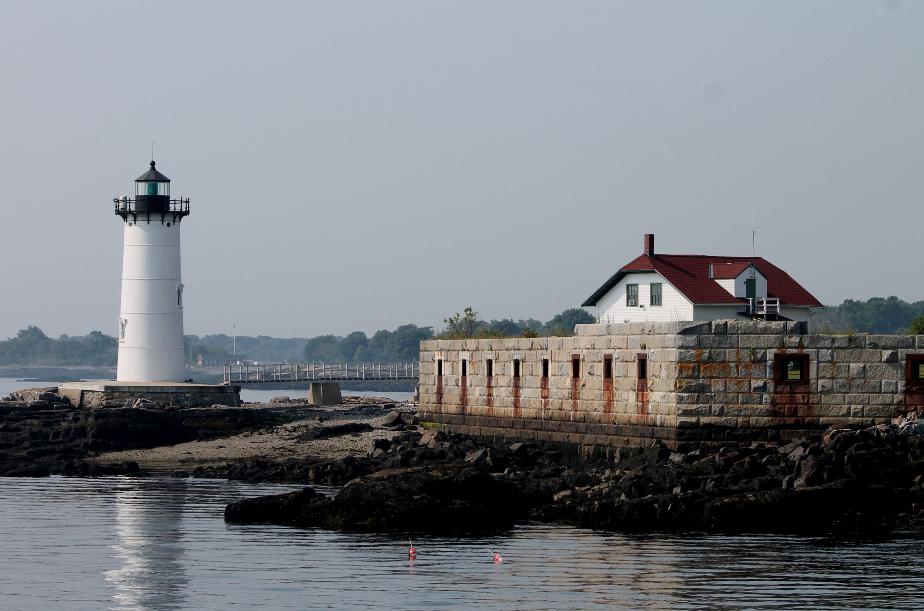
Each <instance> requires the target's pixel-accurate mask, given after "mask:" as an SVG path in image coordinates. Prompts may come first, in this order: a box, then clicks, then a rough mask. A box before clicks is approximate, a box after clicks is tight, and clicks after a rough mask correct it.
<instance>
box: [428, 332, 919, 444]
mask: <svg viewBox="0 0 924 611" xmlns="http://www.w3.org/2000/svg"><path fill="white" fill-rule="evenodd" d="M805 330H806V329H805V324H804V323H792V322H762V321H731V320H730V321H714V322H709V323H698V324H697V323H678V322H670V323H626V324H613V325H578V328H577V335H575V336H574V337H547V338H516V339H480V340H472V339H470V340H431V341H426V342H422V343H421V353H420V354H421V356H420V405H421V413H422V419H423V420H429V421H432V422H435V423H437V424H438V425H439V426H441V427H442V428H444V429H447V430H450V431H454V432H461V433H468V434H474V435H482V436H492V437H493V436H500V437H507V438H516V439H542V440H549V441H556V442H569V443H575V444H579V445H592V446H622V445H636V446H647V445H652V444H654V443H656V442H658V441H660V442H663V443H666V444H667V445H669V446H671V447H676V448H681V447H689V446H695V445H700V444H726V443H743V442H750V441H752V440H769V441H775V440H785V439H788V438H792V437H799V436H803V435H815V434H818V433H819V432H821V431H823V430H824V429H826V428H827V427H828V426H831V425H835V426H840V425H843V426H849V425H870V424H876V423H879V422H886V421H888V420H889V419H891V418H892V417H894V416H896V415H898V414H899V413H903V412H905V411H910V410H912V409H918V408H920V407H921V406H922V405H924V394H922V389H921V388H919V386H917V383H916V382H915V383H911V384H908V385H906V384H905V378H906V375H907V372H906V369H907V364H906V362H907V359H908V355H916V354H924V336H918V337H913V336H874V335H807V334H806V333H805ZM785 355H800V356H799V359H804V361H802V360H800V361H799V362H800V363H801V362H804V363H805V368H806V371H805V379H803V380H799V381H798V382H795V381H788V380H787V381H780V377H779V375H778V372H777V369H778V368H779V367H780V359H781V358H783V357H785ZM575 358H576V359H578V364H577V365H575V364H574V362H573V359H575ZM544 360H545V361H547V363H548V364H547V365H543V361H544ZM641 360H644V362H645V364H644V365H643V366H642V365H640V361H641ZM489 361H490V365H489ZM516 361H519V376H514V368H515V367H516V365H515V362H516ZM440 362H442V364H441V365H440ZM463 362H464V366H463ZM440 367H442V375H438V369H439V368H440ZM463 367H464V372H463ZM489 367H490V368H491V369H492V371H491V373H492V374H493V375H488V373H489ZM575 367H577V369H576V370H575ZM641 367H644V369H645V370H647V371H644V372H642V371H640V368H641ZM544 368H547V370H548V371H547V373H548V375H547V376H544V375H543V373H544V371H543V369H544ZM463 373H464V374H465V375H464V376H463ZM574 373H577V376H575V375H573V374H574ZM605 373H606V374H610V375H605ZM645 374H647V375H645Z"/></svg>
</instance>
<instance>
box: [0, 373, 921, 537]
mask: <svg viewBox="0 0 924 611" xmlns="http://www.w3.org/2000/svg"><path fill="white" fill-rule="evenodd" d="M28 393H31V394H28ZM11 399H13V400H12V401H6V402H0V476H36V477H37V476H47V475H52V474H61V475H70V476H97V475H120V474H133V475H144V474H145V473H152V472H160V473H164V472H167V473H171V474H172V475H173V476H175V477H210V478H227V479H235V480H244V481H250V482H284V483H295V484H302V485H305V486H306V487H309V488H306V489H305V490H302V491H299V492H296V493H291V494H286V495H277V496H270V497H262V498H258V499H243V500H240V501H236V502H234V503H231V504H230V505H229V506H228V508H227V511H226V519H227V520H228V521H229V522H240V523H274V524H287V525H294V526H302V527H324V528H332V529H341V530H367V531H385V530H400V531H414V532H463V533H464V532H477V531H483V530H494V529H503V528H509V527H511V526H512V525H514V524H515V523H518V522H523V521H529V520H532V521H541V522H557V523H564V524H571V525H575V526H580V527H585V528H593V529H600V530H618V531H683V532H686V531H697V532H727V533H739V532H775V533H776V532H778V533H800V534H809V535H821V534H848V535H863V536H886V535H890V534H893V535H894V534H897V533H904V534H909V533H910V534H915V535H917V534H921V533H924V487H922V484H924V441H922V440H924V420H922V421H918V420H917V418H916V417H915V415H913V414H912V415H911V416H910V417H908V418H906V419H901V420H899V421H896V422H895V423H893V424H891V425H880V426H877V427H873V428H868V429H863V430H849V429H843V430H830V431H828V432H827V433H826V434H825V436H824V438H823V439H820V440H805V439H803V440H799V441H795V442H792V443H789V444H786V445H772V444H764V443H753V444H751V445H750V446H748V447H733V446H728V447H721V448H717V449H710V450H706V449H697V450H694V451H692V452H687V453H676V452H671V451H670V450H668V449H667V448H666V447H663V446H655V447H653V448H647V449H633V448H622V449H617V450H613V451H610V452H598V453H595V454H589V455H588V454H581V453H580V451H579V449H578V448H574V447H563V446H550V445H546V444H540V443H535V442H516V443H510V442H508V441H502V440H494V441H491V440H484V439H476V438H471V437H464V436H457V435H446V434H444V433H441V432H438V431H436V430H432V429H427V428H424V427H421V426H420V425H419V423H418V422H417V420H416V416H415V415H414V408H413V406H412V405H395V404H394V403H388V402H385V401H384V400H378V401H376V400H369V399H365V400H360V399H347V401H346V404H345V405H341V406H338V407H334V408H319V407H315V406H311V405H308V404H306V402H304V401H293V402H285V403H284V402H277V403H274V404H270V405H250V406H246V407H241V408H228V407H221V406H214V407H211V408H191V409H157V408H151V407H144V406H141V407H134V408H130V407H126V408H106V409H95V410H87V409H76V408H74V407H72V406H70V405H69V404H68V402H67V400H66V398H64V397H61V396H60V395H56V394H55V393H54V392H52V390H51V389H34V390H33V391H27V394H21V395H19V396H17V397H11ZM317 485H324V486H336V487H342V488H341V489H340V490H339V492H337V493H336V494H335V495H333V496H325V495H324V494H321V493H319V492H317V491H315V490H314V489H313V488H310V487H311V486H317Z"/></svg>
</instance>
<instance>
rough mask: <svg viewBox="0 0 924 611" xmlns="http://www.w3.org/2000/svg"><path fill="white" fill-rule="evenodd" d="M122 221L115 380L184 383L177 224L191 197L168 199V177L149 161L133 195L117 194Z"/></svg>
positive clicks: (117, 211) (136, 182)
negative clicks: (147, 168) (119, 302)
mask: <svg viewBox="0 0 924 611" xmlns="http://www.w3.org/2000/svg"><path fill="white" fill-rule="evenodd" d="M114 201H115V213H116V215H117V216H119V217H121V218H122V222H123V226H124V227H123V236H124V239H123V249H122V304H121V307H120V313H119V327H118V337H119V364H118V372H117V374H116V377H117V381H118V382H183V381H184V379H185V378H186V376H185V351H184V348H183V281H182V280H181V276H180V222H181V221H182V220H183V218H184V217H186V216H188V215H189V199H183V198H179V199H170V179H169V178H167V177H166V176H164V175H163V174H161V173H160V172H159V171H158V170H157V168H156V167H155V164H154V161H151V167H150V169H149V170H148V171H147V172H145V173H144V174H142V175H141V176H139V177H138V178H136V179H135V196H134V197H129V196H122V197H117V198H116V199H115V200H114Z"/></svg>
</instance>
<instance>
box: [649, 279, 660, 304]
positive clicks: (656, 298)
mask: <svg viewBox="0 0 924 611" xmlns="http://www.w3.org/2000/svg"><path fill="white" fill-rule="evenodd" d="M651 305H653V306H659V305H661V283H660V282H652V283H651Z"/></svg>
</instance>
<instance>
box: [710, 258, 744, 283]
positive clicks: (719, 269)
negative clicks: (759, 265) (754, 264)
mask: <svg viewBox="0 0 924 611" xmlns="http://www.w3.org/2000/svg"><path fill="white" fill-rule="evenodd" d="M750 266H751V262H750V261H726V262H724V263H713V264H712V270H713V274H712V277H713V278H715V279H716V280H730V279H732V278H737V277H738V276H740V275H741V272H743V271H744V270H746V269H747V268H749V267H750Z"/></svg>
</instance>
